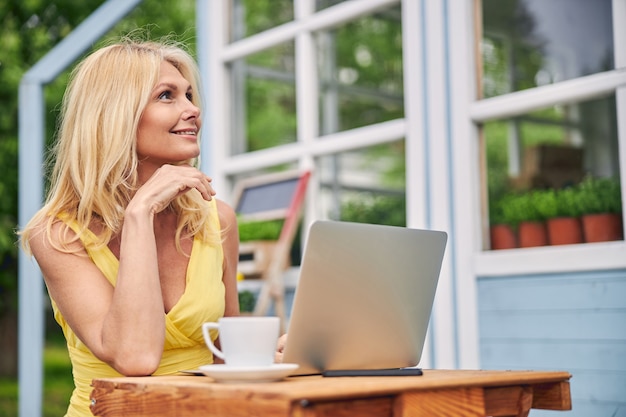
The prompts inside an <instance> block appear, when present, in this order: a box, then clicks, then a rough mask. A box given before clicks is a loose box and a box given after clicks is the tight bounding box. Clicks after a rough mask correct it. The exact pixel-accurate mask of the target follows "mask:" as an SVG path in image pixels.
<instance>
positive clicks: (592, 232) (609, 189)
mask: <svg viewBox="0 0 626 417" xmlns="http://www.w3.org/2000/svg"><path fill="white" fill-rule="evenodd" d="M578 189H579V191H578V198H577V200H578V205H579V207H580V210H581V212H582V213H583V215H582V225H583V235H584V239H585V242H604V241H611V240H621V239H623V238H624V233H623V224H622V195H621V191H620V184H619V181H618V180H616V179H613V178H592V177H588V178H585V179H584V180H583V181H582V182H581V183H580V184H579V186H578Z"/></svg>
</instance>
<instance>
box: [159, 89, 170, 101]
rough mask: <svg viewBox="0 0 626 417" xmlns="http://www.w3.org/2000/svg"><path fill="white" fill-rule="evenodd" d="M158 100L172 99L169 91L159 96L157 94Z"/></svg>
mask: <svg viewBox="0 0 626 417" xmlns="http://www.w3.org/2000/svg"><path fill="white" fill-rule="evenodd" d="M158 98H159V100H169V99H171V98H172V92H171V91H163V92H162V93H161V94H159V97H158Z"/></svg>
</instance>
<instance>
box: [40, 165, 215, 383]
mask: <svg viewBox="0 0 626 417" xmlns="http://www.w3.org/2000/svg"><path fill="white" fill-rule="evenodd" d="M191 189H197V190H198V191H199V192H200V193H201V194H202V195H203V197H204V198H205V199H206V200H210V199H211V198H212V196H213V195H214V191H213V189H212V188H211V185H210V180H209V179H208V178H207V177H206V176H205V175H204V174H202V173H201V172H200V171H199V170H197V169H195V168H192V167H189V166H171V165H164V166H163V167H161V168H160V169H158V170H157V171H156V172H155V173H154V175H153V176H152V177H151V178H150V179H149V180H148V181H147V182H146V183H145V184H144V185H143V186H142V187H141V188H140V189H139V190H138V191H137V193H136V194H135V196H134V197H133V199H132V200H131V202H130V204H129V205H128V207H127V208H126V212H125V218H124V227H123V231H122V235H121V244H120V258H119V261H120V266H119V271H118V277H117V284H116V286H115V287H113V286H111V284H110V283H109V282H108V281H107V279H106V278H105V277H104V276H103V275H102V273H101V272H100V270H99V269H98V268H97V267H96V265H95V264H93V262H92V261H91V260H90V259H89V257H88V256H87V254H86V251H85V250H84V248H83V247H82V244H81V243H79V242H77V243H76V245H80V246H77V247H76V248H75V249H77V251H78V252H77V253H76V254H67V253H63V252H60V251H58V250H56V249H54V247H52V245H50V243H49V242H47V241H46V239H45V233H34V234H33V236H32V238H31V239H30V245H31V248H32V251H33V254H34V256H35V258H36V259H37V262H38V263H39V266H40V268H41V271H42V273H43V275H44V278H45V280H46V285H47V287H48V290H49V293H50V296H51V297H52V299H53V300H54V301H55V303H56V304H57V307H58V308H59V310H60V311H61V313H62V314H63V316H64V317H65V319H66V320H67V322H68V324H69V325H70V327H71V328H72V329H73V331H74V332H75V333H76V335H77V336H78V337H79V338H80V339H81V341H83V343H85V345H87V347H88V348H89V349H90V350H91V351H92V352H93V354H94V355H95V356H96V357H98V358H99V359H100V360H102V361H104V362H106V363H108V364H109V365H111V366H112V367H113V368H114V369H116V370H117V371H118V372H120V373H122V374H124V375H149V374H151V373H152V372H154V370H156V368H157V367H158V365H159V362H160V360H161V355H162V353H163V345H164V341H165V321H164V314H165V312H164V303H163V296H162V292H161V283H160V280H159V268H158V258H157V249H156V247H157V245H156V237H155V234H154V218H155V216H156V215H157V214H158V213H159V212H160V211H162V210H163V209H165V208H166V207H167V206H168V205H169V203H170V202H171V201H172V200H173V199H174V198H176V197H177V196H179V195H181V194H183V193H185V192H188V191H189V190H191ZM44 227H45V226H43V225H42V227H41V229H42V230H43V228H44ZM62 228H64V225H62V224H61V223H60V222H58V223H56V224H55V225H54V227H53V230H52V238H53V239H58V236H59V232H60V231H61V229H62ZM172 233H173V231H172ZM57 243H58V242H57Z"/></svg>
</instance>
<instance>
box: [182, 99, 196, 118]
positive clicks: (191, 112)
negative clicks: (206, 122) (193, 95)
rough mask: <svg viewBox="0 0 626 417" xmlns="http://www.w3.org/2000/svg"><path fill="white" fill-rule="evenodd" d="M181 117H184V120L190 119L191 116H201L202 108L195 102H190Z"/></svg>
mask: <svg viewBox="0 0 626 417" xmlns="http://www.w3.org/2000/svg"><path fill="white" fill-rule="evenodd" d="M181 117H182V118H183V120H188V119H191V118H196V119H197V118H198V117H200V108H199V107H198V106H196V105H195V104H193V103H191V102H189V103H188V104H187V106H186V107H185V109H184V110H183V113H182V115H181Z"/></svg>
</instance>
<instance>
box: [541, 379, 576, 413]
mask: <svg viewBox="0 0 626 417" xmlns="http://www.w3.org/2000/svg"><path fill="white" fill-rule="evenodd" d="M533 389H534V395H533V408H540V409H544V410H571V409H572V397H571V392H570V385H569V382H567V381H561V382H554V383H547V384H537V385H534V386H533Z"/></svg>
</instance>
